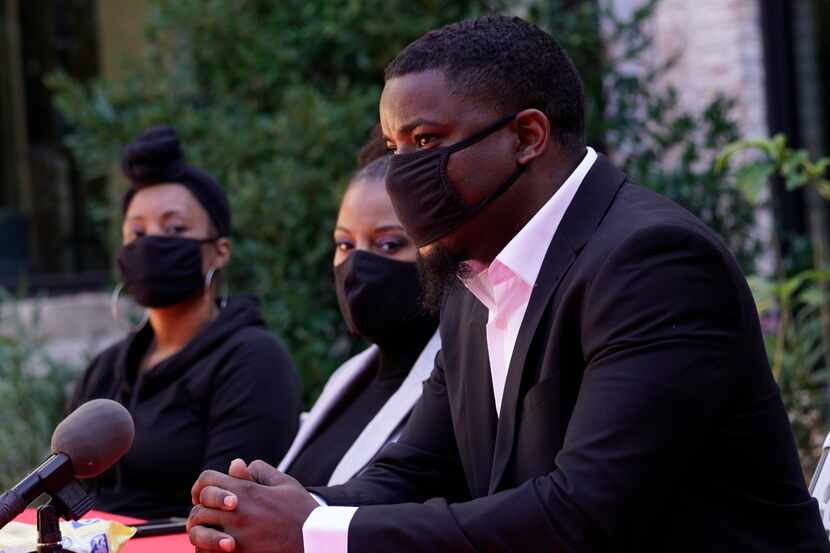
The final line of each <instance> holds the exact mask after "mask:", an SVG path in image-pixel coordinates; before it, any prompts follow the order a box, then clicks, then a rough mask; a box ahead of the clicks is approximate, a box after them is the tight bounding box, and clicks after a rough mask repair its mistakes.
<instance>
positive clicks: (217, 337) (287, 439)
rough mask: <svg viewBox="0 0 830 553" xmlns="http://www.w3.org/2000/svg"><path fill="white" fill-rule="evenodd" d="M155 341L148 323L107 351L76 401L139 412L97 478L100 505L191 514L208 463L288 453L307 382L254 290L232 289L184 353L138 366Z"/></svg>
mask: <svg viewBox="0 0 830 553" xmlns="http://www.w3.org/2000/svg"><path fill="white" fill-rule="evenodd" d="M152 340H153V329H152V327H151V326H150V324H146V325H144V327H142V328H141V329H140V330H139V331H138V332H136V333H133V334H131V335H129V336H128V337H127V338H126V339H125V340H123V341H121V342H119V343H117V344H115V345H114V346H112V347H110V348H109V349H107V350H106V351H104V352H103V353H101V354H100V355H99V356H98V357H97V358H96V359H95V360H94V361H93V362H92V364H91V365H90V367H89V368H88V369H87V371H86V373H85V374H84V377H83V380H82V381H81V382H80V383H79V384H78V387H77V388H76V390H75V395H74V397H73V399H72V402H71V405H70V407H71V408H73V409H74V408H75V407H77V406H78V405H80V404H81V403H83V402H85V401H88V400H90V399H95V398H110V399H114V400H116V401H118V402H120V403H121V404H123V405H124V406H125V407H127V409H128V410H129V411H130V413H131V414H132V416H133V420H134V421H135V441H134V442H133V447H132V449H131V450H130V451H129V453H127V455H125V456H124V458H123V459H122V460H121V461H120V462H119V463H117V464H116V465H115V466H114V467H113V468H111V469H110V470H108V471H107V472H105V473H104V474H102V475H101V476H99V477H98V478H97V479H96V480H95V481H93V482H92V483H91V486H90V487H91V489H92V491H93V492H94V495H95V496H96V502H95V507H96V508H97V509H100V510H103V511H107V512H111V513H118V514H122V515H128V516H135V517H140V518H148V519H149V518H160V517H169V516H186V515H187V513H188V511H189V510H190V507H191V501H190V488H191V486H192V485H193V482H195V480H196V478H197V477H198V476H199V473H200V472H201V471H202V470H204V469H215V470H220V471H227V470H228V465H229V464H230V462H231V461H232V460H233V459H235V458H236V457H241V458H242V459H244V460H246V461H249V462H250V461H253V460H255V459H263V460H265V461H268V462H270V463H276V462H278V461H279V460H280V458H281V457H282V456H283V454H284V453H285V451H286V450H287V449H288V446H289V445H290V444H291V441H292V440H293V438H294V434H295V433H296V431H297V426H298V422H299V414H300V410H301V408H302V405H301V399H300V384H299V379H298V377H297V374H296V372H295V370H294V367H293V364H292V362H291V359H290V357H289V356H288V353H287V352H286V350H285V348H284V347H283V345H282V344H281V343H280V342H279V340H278V339H277V338H275V337H274V335H272V334H271V333H270V332H268V330H267V329H266V328H265V324H264V322H263V320H262V316H261V314H260V311H259V307H258V305H257V303H256V300H255V299H254V298H252V297H235V298H231V299H230V300H229V301H228V304H227V306H226V307H225V308H223V309H222V310H221V312H220V313H219V316H218V318H217V319H216V320H214V321H212V322H211V323H210V324H209V325H208V326H207V327H206V328H205V329H204V330H203V331H201V332H200V333H199V334H198V335H197V336H195V337H194V338H193V339H192V340H191V341H190V342H189V343H188V344H187V345H185V347H184V348H182V349H181V350H180V351H179V352H178V353H176V354H175V355H173V356H171V357H169V358H167V359H165V360H164V361H162V362H161V363H159V364H157V365H156V366H154V367H152V368H150V369H147V370H145V371H142V372H141V373H139V370H138V368H139V364H140V362H141V359H142V358H143V357H144V354H145V353H146V352H147V350H148V347H149V346H150V344H151V343H152Z"/></svg>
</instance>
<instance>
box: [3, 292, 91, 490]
mask: <svg viewBox="0 0 830 553" xmlns="http://www.w3.org/2000/svg"><path fill="white" fill-rule="evenodd" d="M38 327H39V311H38V310H37V309H34V311H33V315H32V317H31V319H29V318H27V317H24V316H23V314H22V313H21V310H20V309H19V306H18V304H17V301H16V300H15V298H13V297H11V296H9V295H8V294H7V293H5V292H3V291H2V289H0V420H2V421H3V428H2V431H0V451H2V452H3V455H2V456H0V488H2V489H7V488H9V487H11V486H12V485H14V484H15V483H16V482H17V481H18V480H19V479H20V478H22V477H23V476H25V474H26V473H27V471H29V470H31V469H32V468H34V467H36V466H37V465H39V464H40V463H41V462H42V461H43V460H44V459H45V458H46V456H47V455H48V453H49V442H50V439H51V436H52V431H53V430H54V428H55V425H56V424H57V423H58V421H60V420H61V419H62V418H63V415H64V406H65V405H66V400H67V394H68V393H69V390H70V387H71V383H72V381H73V379H74V378H75V377H77V375H78V374H79V370H80V368H79V367H72V366H68V365H66V364H63V363H61V362H59V361H58V360H56V359H54V358H52V357H51V356H50V355H49V354H48V353H47V352H46V348H45V345H46V344H45V339H44V337H43V336H41V335H40V334H39V332H38Z"/></svg>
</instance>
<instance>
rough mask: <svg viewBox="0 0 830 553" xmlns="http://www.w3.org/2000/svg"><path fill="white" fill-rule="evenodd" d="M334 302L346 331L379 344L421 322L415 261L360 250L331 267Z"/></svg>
mask: <svg viewBox="0 0 830 553" xmlns="http://www.w3.org/2000/svg"><path fill="white" fill-rule="evenodd" d="M334 280H335V286H336V289H337V302H338V303H339V304H340V312H341V313H342V314H343V318H344V319H345V320H346V325H347V326H348V327H349V332H351V333H352V334H355V335H358V336H363V337H364V338H366V339H367V340H369V341H370V342H374V343H380V342H383V341H386V340H387V339H388V338H390V337H397V335H399V334H400V333H401V331H403V330H406V329H408V328H411V327H412V326H413V325H415V324H420V323H421V322H423V320H424V318H425V317H426V315H425V314H424V313H423V312H422V311H421V308H420V303H419V301H420V296H421V287H420V284H419V283H418V272H417V270H416V268H415V263H407V262H404V261H395V260H394V259H389V258H387V257H383V256H380V255H375V254H371V253H368V252H364V251H354V252H352V253H351V254H350V255H349V256H348V257H347V258H346V260H345V261H343V262H342V263H340V264H339V265H337V266H335V267H334Z"/></svg>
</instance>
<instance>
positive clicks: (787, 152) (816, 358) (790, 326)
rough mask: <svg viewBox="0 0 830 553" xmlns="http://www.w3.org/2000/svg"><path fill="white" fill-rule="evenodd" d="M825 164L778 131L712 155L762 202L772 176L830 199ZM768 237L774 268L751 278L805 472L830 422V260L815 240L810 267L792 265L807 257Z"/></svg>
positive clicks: (754, 201) (741, 187)
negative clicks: (788, 255)
mask: <svg viewBox="0 0 830 553" xmlns="http://www.w3.org/2000/svg"><path fill="white" fill-rule="evenodd" d="M746 153H750V154H754V155H750V156H747V155H745V154H746ZM737 154H744V159H745V161H744V162H743V164H741V165H739V166H738V167H737V168H731V167H730V162H731V161H732V160H733V159H734V158H735V156H736V155H737ZM828 166H830V158H826V157H824V158H820V159H818V160H816V161H813V160H811V159H810V155H809V154H808V153H807V152H806V151H805V150H795V149H793V148H790V147H789V146H788V145H787V139H786V137H785V136H784V135H783V134H778V135H776V136H774V137H772V138H757V139H751V140H737V141H734V142H732V143H730V144H728V145H727V146H726V147H724V149H723V151H722V152H721V154H720V155H719V156H718V157H717V159H716V160H715V163H714V170H715V172H716V173H717V174H724V173H726V172H727V171H729V170H730V169H731V172H730V173H729V174H730V175H731V177H732V178H733V179H734V181H735V183H736V186H737V188H738V189H739V190H740V191H741V192H742V193H743V194H744V195H745V197H746V198H747V200H748V201H749V202H751V203H752V204H753V205H756V206H760V205H763V204H765V203H766V200H765V198H768V195H764V194H763V192H764V190H765V189H766V187H767V184H768V182H769V179H770V178H771V177H773V176H780V177H781V178H783V179H784V182H785V184H786V187H787V189H788V190H795V189H796V188H800V187H803V186H811V187H814V188H815V190H816V191H817V192H818V193H819V194H820V195H821V196H822V197H824V198H825V199H830V181H828V180H827V178H826V174H827V168H828ZM813 240H814V241H820V242H823V241H824V240H825V237H824V236H814V237H813ZM770 242H771V243H770V249H771V251H772V253H773V255H774V256H775V265H776V274H775V276H774V277H772V278H767V277H761V276H754V277H751V278H750V285H751V286H752V291H753V294H754V296H755V301H756V303H757V306H758V312H759V314H760V316H761V319H762V321H764V322H766V328H767V336H766V340H767V353H768V355H769V358H770V360H771V362H772V371H773V374H774V375H775V378H776V380H777V381H778V384H779V386H780V387H781V393H782V396H783V398H784V403H785V404H786V406H787V411H788V413H789V416H790V423H791V424H792V428H793V432H794V434H795V437H796V442H797V444H798V447H799V450H800V453H801V460H802V466H803V468H804V471H805V474H810V473H811V472H812V470H813V469H814V468H815V465H816V462H817V461H818V454H819V452H820V450H821V444H822V441H823V438H824V432H825V431H826V426H827V424H826V423H827V413H825V412H823V411H824V410H825V409H824V405H825V404H826V398H825V390H826V389H827V384H828V376H830V305H828V295H827V293H828V285H827V284H828V280H830V267H828V262H827V260H826V259H824V258H823V257H822V256H821V255H816V252H822V251H823V249H824V248H823V244H812V246H813V250H814V255H813V259H812V267H809V268H808V269H801V270H796V271H794V270H792V266H793V265H795V266H796V267H800V266H803V265H804V263H803V262H801V263H793V262H792V261H793V260H792V259H791V260H789V262H788V260H786V259H784V256H783V253H782V250H781V239H780V237H779V235H778V232H777V231H775V230H774V231H773V232H772V238H771V240H770ZM802 249H803V248H802Z"/></svg>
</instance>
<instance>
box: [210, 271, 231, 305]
mask: <svg viewBox="0 0 830 553" xmlns="http://www.w3.org/2000/svg"><path fill="white" fill-rule="evenodd" d="M217 272H218V271H217V269H216V267H211V268H210V269H208V272H207V274H206V275H205V290H206V291H207V293H210V287H211V286H212V285H213V277H214V276H215V275H216V273H217ZM227 306H228V283H227V282H226V283H225V285H224V294H222V295H221V296H219V309H225V307H227Z"/></svg>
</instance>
